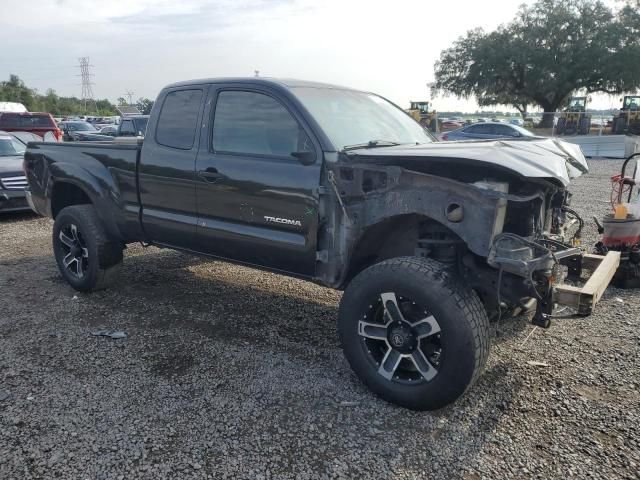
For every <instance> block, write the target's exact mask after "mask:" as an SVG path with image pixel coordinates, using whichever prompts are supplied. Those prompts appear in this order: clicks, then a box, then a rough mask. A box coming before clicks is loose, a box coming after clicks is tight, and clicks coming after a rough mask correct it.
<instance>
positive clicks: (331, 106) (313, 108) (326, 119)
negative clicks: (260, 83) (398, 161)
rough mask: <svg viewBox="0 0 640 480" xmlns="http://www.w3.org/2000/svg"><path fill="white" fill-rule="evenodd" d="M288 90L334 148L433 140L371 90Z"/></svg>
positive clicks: (428, 141)
mask: <svg viewBox="0 0 640 480" xmlns="http://www.w3.org/2000/svg"><path fill="white" fill-rule="evenodd" d="M292 91H293V93H294V94H295V95H296V97H298V99H299V100H300V101H301V102H302V104H303V105H304V106H305V107H306V108H307V110H309V112H310V113H311V115H313V117H314V118H315V119H316V121H317V122H318V123H319V124H320V127H321V128H322V130H324V132H325V133H326V134H327V136H328V137H329V140H331V142H332V143H333V144H334V145H335V146H336V147H337V149H338V150H342V149H343V148H344V147H347V146H350V145H358V144H368V143H369V142H376V141H378V142H380V145H383V143H386V144H387V145H389V143H390V142H392V143H396V144H416V143H430V142H432V141H433V139H432V137H431V136H430V135H429V134H428V133H427V132H426V131H425V130H424V128H422V127H421V126H420V125H419V124H418V123H417V122H415V121H414V120H413V119H412V118H411V117H409V115H407V114H406V113H405V112H403V111H402V110H400V109H399V108H398V107H396V106H395V105H393V104H392V103H390V102H388V101H387V100H385V99H384V98H381V97H379V96H377V95H374V94H372V93H365V92H356V91H352V90H338V89H333V88H314V87H293V88H292Z"/></svg>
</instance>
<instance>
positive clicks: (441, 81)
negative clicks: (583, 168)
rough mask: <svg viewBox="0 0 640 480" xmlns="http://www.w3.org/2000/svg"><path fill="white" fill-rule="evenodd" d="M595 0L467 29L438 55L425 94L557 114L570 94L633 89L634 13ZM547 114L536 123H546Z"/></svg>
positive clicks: (636, 74)
mask: <svg viewBox="0 0 640 480" xmlns="http://www.w3.org/2000/svg"><path fill="white" fill-rule="evenodd" d="M637 3H638V0H627V2H625V3H623V4H622V6H621V7H620V8H619V9H617V10H615V11H614V10H612V9H611V8H609V7H608V6H606V5H605V4H604V3H602V2H601V1H599V0H539V1H538V2H537V3H535V4H533V5H531V6H524V5H523V6H521V7H520V10H519V11H518V14H517V15H516V17H515V18H514V19H513V20H512V21H511V23H509V24H507V25H502V26H500V27H499V28H498V29H497V30H495V31H493V32H489V33H487V32H484V31H483V30H482V29H477V30H472V31H469V32H467V34H466V35H465V36H463V37H460V38H459V39H458V40H457V41H455V42H454V43H453V45H452V46H451V47H450V48H448V49H446V50H444V51H442V53H441V54H440V59H439V60H438V61H437V62H436V64H435V81H434V82H433V83H432V84H431V89H432V94H434V95H437V94H439V93H444V94H453V95H458V96H461V97H465V98H469V97H475V98H476V99H477V101H478V103H479V104H480V105H483V106H486V105H497V104H504V105H512V106H514V107H515V108H517V109H518V110H519V111H520V112H523V113H524V112H526V110H527V106H528V105H537V106H539V107H541V108H542V109H543V110H544V111H545V112H555V111H557V110H558V109H559V108H560V107H561V106H562V105H563V104H564V103H565V102H566V101H567V100H568V98H569V97H570V96H571V94H572V93H573V92H575V91H576V90H582V91H586V92H587V93H592V92H605V93H610V94H619V93H622V92H630V91H635V90H636V89H638V88H640V10H639V9H638V7H637ZM552 121H553V115H546V116H545V118H544V120H543V123H544V124H546V126H550V125H551V122H552Z"/></svg>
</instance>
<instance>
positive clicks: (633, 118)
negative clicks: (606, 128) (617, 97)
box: [612, 95, 640, 135]
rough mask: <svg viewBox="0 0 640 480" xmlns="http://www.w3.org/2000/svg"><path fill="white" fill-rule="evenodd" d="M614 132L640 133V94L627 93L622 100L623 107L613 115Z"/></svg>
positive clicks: (617, 133) (619, 133)
mask: <svg viewBox="0 0 640 480" xmlns="http://www.w3.org/2000/svg"><path fill="white" fill-rule="evenodd" d="M612 133H613V134H615V135H622V134H624V133H631V134H633V135H640V95H627V96H625V97H624V99H623V100H622V108H621V109H620V111H619V112H618V113H617V114H616V115H615V116H614V117H613V127H612Z"/></svg>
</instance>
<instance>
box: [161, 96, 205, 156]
mask: <svg viewBox="0 0 640 480" xmlns="http://www.w3.org/2000/svg"><path fill="white" fill-rule="evenodd" d="M201 103H202V89H189V90H176V91H173V92H170V93H168V94H167V96H166V97H165V99H164V102H163V104H162V109H161V110H160V115H159V117H158V124H157V126H156V136H155V138H156V142H157V143H158V144H159V145H163V146H165V147H169V148H176V149H179V150H191V149H192V148H193V144H194V141H195V138H196V127H197V123H198V116H199V114H200V106H201Z"/></svg>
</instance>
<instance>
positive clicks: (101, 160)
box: [25, 78, 617, 409]
mask: <svg viewBox="0 0 640 480" xmlns="http://www.w3.org/2000/svg"><path fill="white" fill-rule="evenodd" d="M25 169H26V174H27V178H28V183H29V189H28V198H29V200H30V202H31V204H32V206H33V208H34V209H35V210H36V211H38V212H40V213H41V214H42V215H47V216H51V217H53V218H54V219H55V223H54V227H53V250H54V254H55V258H56V261H57V264H58V266H59V269H60V272H61V273H62V275H63V277H64V278H65V279H66V280H67V281H68V282H69V283H70V284H71V285H72V286H73V287H74V288H76V289H78V290H80V291H91V290H95V289H98V288H103V287H105V286H107V285H108V284H109V283H110V282H112V281H113V280H114V277H115V275H116V273H117V271H118V269H119V267H120V266H121V263H122V261H123V249H124V248H125V246H126V244H128V243H131V242H146V243H149V244H153V245H157V246H160V247H169V248H174V249H179V250H183V251H186V252H191V253H197V254H202V255H208V256H211V257H215V258H221V259H225V260H229V261H233V262H239V263H243V264H246V265H250V266H255V267H259V268H264V269H269V270H272V271H276V272H279V273H282V274H285V275H291V276H296V277H300V278H304V279H308V280H311V281H314V282H317V283H319V284H322V285H325V286H328V287H331V288H336V289H343V290H344V294H343V297H342V301H341V303H340V309H339V318H338V331H339V336H340V339H341V342H342V345H343V348H344V352H345V355H346V357H347V359H348V360H349V362H350V364H351V366H352V368H353V369H354V371H355V372H356V373H357V375H358V376H359V377H360V378H361V379H362V380H363V381H364V382H365V383H366V384H367V385H368V386H369V387H370V388H371V390H373V391H374V392H376V393H377V394H378V395H380V396H381V397H383V398H384V399H386V400H388V401H391V402H394V403H397V404H400V405H403V406H406V407H409V408H413V409H436V408H439V407H442V406H444V405H446V404H448V403H450V402H452V401H454V400H455V399H456V398H458V397H459V396H461V395H462V394H463V393H464V392H465V391H466V390H467V389H468V388H469V387H470V386H471V385H472V384H473V383H474V381H475V380H476V379H477V378H478V375H479V373H480V372H481V370H482V367H483V365H484V364H485V361H486V359H487V356H488V353H489V319H490V318H496V317H501V318H505V317H506V316H507V315H513V314H517V313H518V312H522V311H524V310H530V311H534V312H535V314H534V315H533V322H534V323H535V324H537V325H540V326H543V327H547V326H549V323H550V319H551V317H552V316H553V308H554V305H556V304H558V303H560V304H565V305H570V306H572V307H574V308H575V310H576V312H577V313H579V314H589V313H590V311H591V308H592V307H593V306H594V304H595V302H596V301H597V300H598V298H599V297H600V295H601V294H602V291H603V290H604V288H606V285H607V284H608V282H609V280H610V278H611V275H612V273H611V275H610V270H611V269H612V268H613V270H614V271H615V265H616V262H617V260H616V257H615V252H614V253H612V254H611V255H609V256H607V257H596V256H593V255H592V256H585V255H583V254H582V252H581V251H580V249H578V248H576V247H575V245H576V243H577V242H578V239H579V231H573V230H572V229H571V228H569V227H570V225H572V221H571V220H572V218H573V217H576V213H575V212H574V211H573V210H571V209H570V208H569V206H568V201H569V199H570V194H569V192H568V191H567V187H568V185H569V182H570V180H571V178H573V177H575V176H578V175H580V174H581V173H583V172H586V171H587V165H586V162H585V159H584V157H583V155H582V154H581V152H580V150H579V148H578V147H575V146H572V145H570V144H567V143H564V142H561V141H557V140H552V139H532V140H526V139H525V140H519V141H484V142H447V143H438V142H435V141H434V139H433V138H432V137H431V136H430V134H429V133H428V132H426V131H425V130H424V129H423V128H422V127H421V126H420V125H419V124H418V123H416V122H415V121H414V120H413V119H411V118H410V117H409V116H408V115H407V114H406V113H405V112H403V111H402V110H401V109H400V108H399V107H397V106H396V105H394V104H392V103H390V102H389V101H387V100H386V99H384V98H382V97H380V96H378V95H375V94H372V93H368V92H361V91H356V90H351V89H347V88H342V87H336V86H330V85H324V84H318V83H310V82H301V81H280V80H271V79H260V78H251V79H241V78H238V79H208V80H197V81H189V82H183V83H176V84H173V85H170V86H168V87H166V88H165V89H164V90H162V92H161V93H160V95H159V97H158V99H157V101H156V102H155V105H154V107H153V111H152V112H151V116H150V118H149V124H148V128H147V135H146V137H145V139H144V140H139V141H137V142H130V143H128V144H125V143H123V144H118V143H117V142H115V143H114V142H111V143H101V142H95V143H93V142H85V143H77V144H58V143H32V144H29V147H28V149H27V152H26V155H25ZM574 230H575V229H574ZM570 231H572V233H573V234H569V232H570ZM587 257H588V258H587ZM598 265H600V266H598ZM583 268H584V270H585V271H588V270H589V269H590V268H591V269H595V271H596V273H594V274H592V276H591V279H590V280H589V281H588V282H587V285H585V286H584V287H583V288H581V287H577V286H570V285H561V284H560V281H559V278H560V276H561V275H562V274H563V272H564V274H565V276H570V277H573V279H574V280H577V279H578V278H579V277H580V276H584V275H582V270H583ZM589 284H590V287H589V288H587V286H588V285H589Z"/></svg>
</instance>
